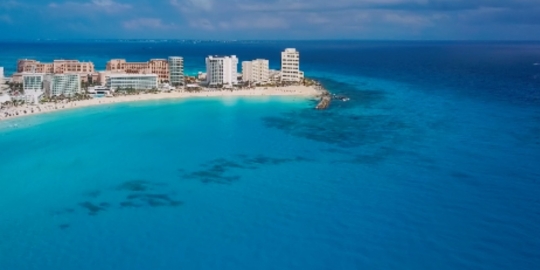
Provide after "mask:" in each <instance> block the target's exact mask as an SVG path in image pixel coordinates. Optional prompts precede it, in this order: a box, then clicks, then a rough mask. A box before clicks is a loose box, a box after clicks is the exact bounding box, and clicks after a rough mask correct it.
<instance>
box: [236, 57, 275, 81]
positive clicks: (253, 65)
mask: <svg viewBox="0 0 540 270" xmlns="http://www.w3.org/2000/svg"><path fill="white" fill-rule="evenodd" d="M242 79H243V80H244V82H252V83H262V82H268V81H269V80H270V67H269V62H268V60H265V59H257V60H253V61H244V62H242Z"/></svg>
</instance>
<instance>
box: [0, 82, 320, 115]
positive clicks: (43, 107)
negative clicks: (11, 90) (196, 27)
mask: <svg viewBox="0 0 540 270" xmlns="http://www.w3.org/2000/svg"><path fill="white" fill-rule="evenodd" d="M322 93H323V91H322V90H319V89H316V88H315V87H313V86H286V87H257V88H254V89H245V90H233V91H231V90H221V89H220V90H215V91H213V90H208V89H205V90H202V91H200V92H187V91H184V90H183V91H176V92H174V91H173V92H169V93H158V94H138V95H126V96H115V97H103V98H93V99H89V100H80V101H71V102H58V103H41V104H35V105H24V106H21V107H12V108H8V109H3V110H0V121H6V120H11V119H16V118H20V117H25V116H35V115H40V114H46V113H50V112H57V111H63V110H69V109H77V108H84V107H93V106H100V105H110V104H116V103H128V102H137V101H150V100H162V99H184V98H193V97H203V98H204V97H264V96H298V97H306V98H309V97H313V98H315V97H317V96H319V95H321V94H322Z"/></svg>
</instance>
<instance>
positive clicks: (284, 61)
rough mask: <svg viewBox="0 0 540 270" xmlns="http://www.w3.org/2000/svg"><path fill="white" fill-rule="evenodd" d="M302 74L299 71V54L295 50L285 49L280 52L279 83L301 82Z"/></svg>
mask: <svg viewBox="0 0 540 270" xmlns="http://www.w3.org/2000/svg"><path fill="white" fill-rule="evenodd" d="M303 79H304V73H303V72H302V71H300V53H299V52H298V51H297V50H296V49H292V48H289V49H285V51H283V52H281V81H282V82H301V81H302V80H303Z"/></svg>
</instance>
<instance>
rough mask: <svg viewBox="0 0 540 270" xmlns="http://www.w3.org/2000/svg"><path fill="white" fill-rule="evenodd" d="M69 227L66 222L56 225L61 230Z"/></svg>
mask: <svg viewBox="0 0 540 270" xmlns="http://www.w3.org/2000/svg"><path fill="white" fill-rule="evenodd" d="M69 227H71V225H69V224H67V223H64V224H60V225H58V228H60V229H61V230H65V229H68V228H69Z"/></svg>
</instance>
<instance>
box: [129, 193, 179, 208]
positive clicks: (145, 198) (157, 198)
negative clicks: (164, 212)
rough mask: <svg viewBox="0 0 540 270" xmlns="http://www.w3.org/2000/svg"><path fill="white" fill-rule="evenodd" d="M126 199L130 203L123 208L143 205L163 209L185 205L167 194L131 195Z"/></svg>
mask: <svg viewBox="0 0 540 270" xmlns="http://www.w3.org/2000/svg"><path fill="white" fill-rule="evenodd" d="M126 198H127V199H128V200H129V201H126V202H123V203H121V205H122V206H123V207H139V206H141V205H147V206H151V207H162V206H180V205H182V204H183V202H181V201H177V200H174V199H173V198H171V197H170V196H169V195H167V194H130V195H128V196H127V197H126ZM135 202H137V203H135Z"/></svg>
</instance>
